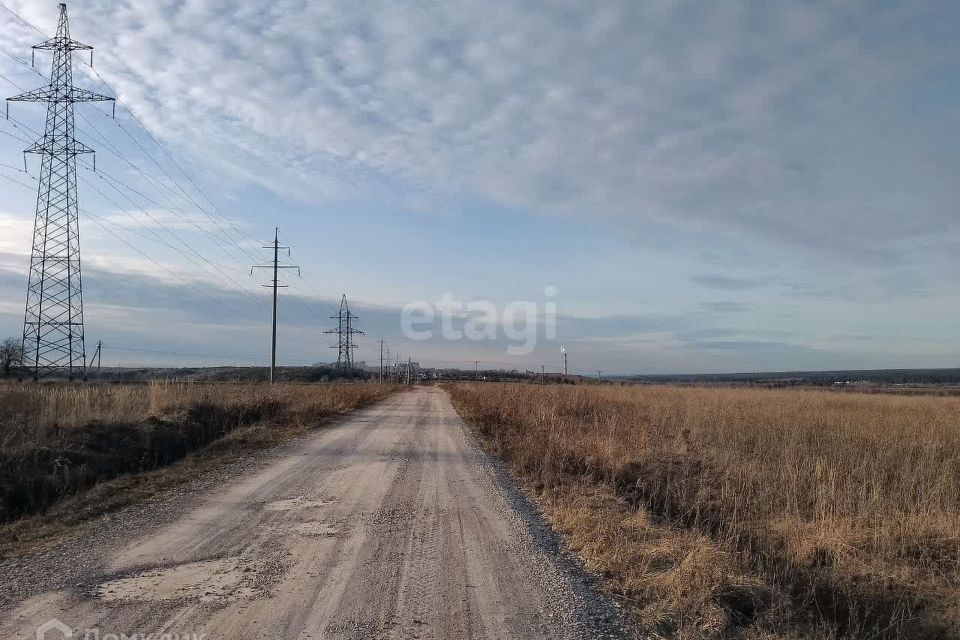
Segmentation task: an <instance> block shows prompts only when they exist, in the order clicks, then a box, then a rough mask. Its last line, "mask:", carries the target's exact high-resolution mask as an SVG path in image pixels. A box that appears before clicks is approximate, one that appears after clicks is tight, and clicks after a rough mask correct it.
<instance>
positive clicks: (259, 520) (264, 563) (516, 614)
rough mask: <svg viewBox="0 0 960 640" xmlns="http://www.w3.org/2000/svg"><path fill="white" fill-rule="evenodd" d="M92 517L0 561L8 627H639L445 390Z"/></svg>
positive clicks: (434, 630)
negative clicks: (54, 622) (627, 621)
mask: <svg viewBox="0 0 960 640" xmlns="http://www.w3.org/2000/svg"><path fill="white" fill-rule="evenodd" d="M96 524H97V525H98V526H95V527H93V528H92V529H91V533H90V534H89V535H88V536H86V537H85V538H84V539H82V540H75V541H72V542H68V543H63V544H61V545H59V546H57V547H54V548H51V549H48V550H45V551H42V552H37V553H35V554H34V555H33V556H30V557H26V558H22V559H19V560H14V561H7V562H5V563H2V564H0V583H2V584H3V587H2V588H0V598H2V599H0V614H2V618H0V637H2V638H35V637H37V628H38V626H40V625H41V624H43V623H45V622H47V621H48V620H50V619H52V618H55V619H58V620H60V621H62V622H63V623H65V624H66V625H67V626H68V627H70V629H71V631H72V633H73V637H75V638H83V637H85V636H86V637H89V638H94V637H99V638H100V639H101V640H104V639H106V640H111V636H110V635H109V634H116V636H117V637H119V635H120V634H125V635H126V636H128V637H130V636H138V637H139V638H141V639H145V638H147V637H148V636H149V635H150V634H153V636H152V637H153V638H160V637H161V636H163V634H171V637H177V636H180V637H190V636H191V635H192V634H196V635H197V636H199V635H201V634H202V635H203V637H204V638H205V639H207V640H210V639H215V638H224V639H230V640H236V639H246V638H290V639H294V638H330V639H335V638H336V639H339V638H352V639H357V640H360V639H362V640H370V639H373V638H434V639H436V640H456V639H460V638H477V639H480V638H483V639H496V640H501V639H503V640H506V639H511V640H515V639H517V640H520V639H527V638H529V639H534V638H551V639H554V638H556V639H567V638H622V637H632V636H631V635H629V634H628V633H627V631H626V630H625V627H624V625H623V623H622V620H621V615H620V611H619V609H618V608H617V606H616V605H615V604H614V603H612V602H611V601H610V600H609V599H608V598H606V597H604V596H603V595H601V594H599V593H597V592H596V591H595V590H594V589H593V588H592V586H591V583H592V580H591V578H590V576H588V575H587V574H586V573H584V572H583V571H582V570H581V569H580V568H579V567H578V566H577V564H576V562H575V561H573V560H572V559H571V558H570V557H569V556H568V555H567V554H566V553H564V552H563V551H562V550H561V549H560V547H559V545H558V543H557V540H556V539H555V537H554V536H553V534H552V533H550V531H549V529H548V528H547V527H546V526H545V525H544V523H543V522H542V520H541V518H540V517H539V515H538V514H537V513H536V511H535V510H534V509H532V508H531V506H530V505H529V503H528V502H527V501H526V499H525V498H524V497H523V496H522V495H521V493H520V492H519V491H518V490H517V488H516V486H515V485H514V484H513V482H512V480H511V479H510V478H509V477H508V476H507V475H506V474H505V473H504V472H503V470H502V469H500V468H499V466H498V465H497V464H496V463H494V462H492V461H491V460H489V459H488V458H487V457H486V456H485V455H484V453H483V452H482V451H480V449H479V448H478V446H477V445H476V443H475V442H474V441H473V438H472V436H471V435H470V434H469V433H468V432H467V430H466V429H465V427H464V425H463V423H462V422H461V420H460V418H459V417H458V416H457V414H456V412H455V411H454V409H453V407H452V405H451V404H450V401H449V398H448V397H447V395H446V394H445V393H444V392H443V391H441V390H438V389H432V388H418V389H415V390H412V391H409V392H405V393H402V394H400V395H397V396H394V397H392V398H390V399H388V400H386V401H384V402H382V403H380V404H378V405H376V406H374V407H371V408H368V409H364V410H361V411H357V412H355V413H353V414H350V415H349V416H347V417H345V418H343V419H341V420H339V421H338V422H336V423H335V424H333V425H331V426H329V427H327V428H324V429H322V430H318V431H316V432H314V433H312V434H311V435H310V436H308V437H306V438H303V439H300V440H298V441H296V442H294V443H292V444H290V445H285V446H284V447H282V448H281V449H280V450H275V451H273V452H271V453H269V454H267V455H265V456H263V457H262V459H258V460H256V461H252V462H250V463H248V464H244V465H234V466H233V467H231V468H230V469H228V470H226V471H223V470H221V473H220V475H219V476H217V477H214V478H208V479H206V480H205V481H202V482H199V483H195V486H192V487H190V490H189V491H181V492H179V493H178V494H175V495H172V496H167V497H165V498H163V499H161V500H155V501H151V502H148V503H145V504H141V505H139V506H136V507H132V508H130V509H128V510H127V511H125V512H122V513H120V514H119V515H114V516H112V517H109V518H104V519H102V521H101V522H99V523H96ZM94 633H96V634H99V635H97V636H94V635H93V634H94ZM47 637H48V639H52V638H57V639H58V640H59V638H60V637H61V636H60V635H59V633H52V634H48V636H47Z"/></svg>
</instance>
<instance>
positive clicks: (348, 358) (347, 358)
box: [324, 294, 363, 369]
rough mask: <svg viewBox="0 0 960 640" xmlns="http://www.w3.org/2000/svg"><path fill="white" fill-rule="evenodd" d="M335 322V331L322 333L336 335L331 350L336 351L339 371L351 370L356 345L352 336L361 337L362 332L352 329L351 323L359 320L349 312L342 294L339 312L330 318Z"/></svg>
mask: <svg viewBox="0 0 960 640" xmlns="http://www.w3.org/2000/svg"><path fill="white" fill-rule="evenodd" d="M330 318H331V319H333V320H336V321H337V328H336V329H328V330H327V331H324V333H335V334H336V335H337V344H335V345H331V346H330V348H331V349H337V367H338V368H340V369H352V368H353V350H354V349H356V348H357V345H356V344H354V342H353V336H355V335H360V336H362V335H363V331H360V330H359V329H355V328H354V327H353V321H354V320H359V318H357V316H355V315H353V313H351V312H350V305H349V304H347V296H346V294H344V296H343V298H341V300H340V311H338V312H337V313H335V314H334V315H332V316H330Z"/></svg>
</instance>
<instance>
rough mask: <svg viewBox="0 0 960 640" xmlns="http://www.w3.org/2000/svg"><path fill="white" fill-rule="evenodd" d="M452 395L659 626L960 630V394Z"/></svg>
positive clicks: (671, 629)
mask: <svg viewBox="0 0 960 640" xmlns="http://www.w3.org/2000/svg"><path fill="white" fill-rule="evenodd" d="M449 390H450V392H451V395H452V397H453V399H454V402H455V404H456V406H457V409H458V410H459V411H460V412H461V415H463V416H464V418H465V419H466V420H467V421H468V422H469V423H470V424H471V425H473V427H474V428H475V430H476V431H477V433H478V434H479V435H480V437H481V439H482V440H483V441H484V442H485V443H486V445H487V447H488V448H490V449H491V450H492V452H493V453H495V454H497V455H499V456H500V457H502V458H503V459H504V460H505V461H506V462H507V463H508V465H509V467H510V469H511V471H512V472H513V473H515V474H516V475H517V476H518V477H519V478H520V479H521V480H522V481H523V482H524V484H525V485H526V487H527V488H528V489H529V490H531V492H532V493H534V494H535V495H536V496H537V497H538V499H539V501H540V502H541V504H542V505H543V506H544V510H545V512H546V514H547V516H548V517H549V518H550V520H551V522H552V523H553V525H554V526H555V527H556V528H557V529H559V530H560V531H562V532H563V533H565V534H566V535H567V537H568V540H569V541H570V544H571V546H572V547H573V548H574V549H575V550H576V551H577V552H578V553H579V554H580V555H581V557H583V559H584V561H585V562H586V564H587V565H588V566H589V567H590V568H592V569H594V570H597V571H599V572H600V573H602V574H603V575H604V576H606V578H607V580H608V584H609V587H610V589H611V590H612V591H613V592H614V593H615V594H617V595H619V596H620V597H621V598H623V599H624V600H627V601H629V602H630V603H632V605H633V606H632V610H633V611H634V612H635V613H636V615H637V616H638V617H639V618H640V619H641V622H643V623H644V624H646V625H647V626H648V627H649V628H651V629H654V630H655V631H657V632H658V633H659V634H660V635H663V636H674V637H690V636H695V637H744V638H769V637H778V638H783V637H794V636H796V637H818V638H834V637H850V638H880V637H887V638H902V637H911V638H947V637H958V629H960V610H958V607H957V606H956V604H955V603H956V602H957V595H958V584H960V581H958V578H960V491H958V489H960V483H958V482H957V465H958V464H960V400H958V399H954V398H905V397H891V396H861V395H853V394H832V393H829V392H817V391H768V390H749V389H697V388H664V387H653V388H638V387H616V386H590V387H572V386H537V385H521V384H507V385H483V384H462V385H452V386H450V387H449Z"/></svg>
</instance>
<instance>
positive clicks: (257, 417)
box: [0, 382, 395, 523]
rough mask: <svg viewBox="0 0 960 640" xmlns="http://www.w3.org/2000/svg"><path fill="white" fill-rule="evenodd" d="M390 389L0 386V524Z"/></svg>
mask: <svg viewBox="0 0 960 640" xmlns="http://www.w3.org/2000/svg"><path fill="white" fill-rule="evenodd" d="M394 390H395V389H394V388H393V387H390V386H386V385H384V386H379V385H370V384H332V385H292V384H278V385H274V386H268V385H263V384H242V385H228V384H202V383H162V382H158V383H152V384H149V385H78V384H49V385H47V384H43V385H31V384H28V385H19V384H8V385H0V523H2V522H5V521H10V520H13V519H15V518H18V517H22V516H24V515H29V514H32V513H36V512H38V511H42V510H43V509H46V508H48V507H49V506H50V505H52V504H53V503H55V502H57V501H58V500H61V499H62V498H64V497H67V496H69V495H70V494H72V493H75V492H76V491H79V490H81V489H85V488H88V487H90V486H92V485H93V484H95V483H97V482H100V481H102V480H106V479H110V478H114V477H116V476H118V475H121V474H125V473H136V472H142V471H147V470H150V469H154V468H157V467H162V466H165V465H168V464H170V463H172V462H175V461H177V460H180V459H181V458H183V457H185V456H187V455H188V454H190V453H191V452H194V451H197V450H198V449H201V448H202V447H205V446H207V445H209V444H210V443H212V442H214V441H217V440H218V439H220V438H222V437H223V436H224V435H226V434H228V433H231V432H234V431H235V430H237V429H238V428H240V427H246V426H250V425H254V424H263V423H271V424H273V425H274V426H279V425H280V424H287V425H290V424H297V425H301V424H311V423H316V422H318V421H320V420H322V419H323V418H326V417H328V416H331V415H333V414H336V413H340V412H342V411H346V410H350V409H355V408H358V407H361V406H364V405H367V404H369V403H371V402H373V401H375V400H378V399H380V398H382V397H384V396H385V395H387V394H388V393H391V392H393V391H394ZM258 438H259V440H260V441H262V440H264V438H263V437H262V436H258Z"/></svg>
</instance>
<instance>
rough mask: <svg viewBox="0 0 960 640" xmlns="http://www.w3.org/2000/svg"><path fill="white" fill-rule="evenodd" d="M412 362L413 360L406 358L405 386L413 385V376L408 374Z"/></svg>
mask: <svg viewBox="0 0 960 640" xmlns="http://www.w3.org/2000/svg"><path fill="white" fill-rule="evenodd" d="M412 362H413V358H411V357H410V356H407V386H410V385H412V384H413V375H411V373H410V366H411V363H412Z"/></svg>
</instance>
